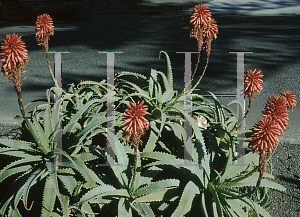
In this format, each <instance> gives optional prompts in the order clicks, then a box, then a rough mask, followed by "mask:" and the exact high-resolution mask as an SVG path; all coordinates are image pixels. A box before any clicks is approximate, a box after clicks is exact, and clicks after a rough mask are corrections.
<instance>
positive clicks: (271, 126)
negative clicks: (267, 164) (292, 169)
mask: <svg viewBox="0 0 300 217" xmlns="http://www.w3.org/2000/svg"><path fill="white" fill-rule="evenodd" d="M281 134H282V131H281V128H280V127H279V124H278V123H277V122H275V120H273V119H272V118H261V119H260V120H259V122H258V124H256V125H255V128H254V129H253V134H252V135H251V136H252V140H251V142H250V146H251V147H252V151H253V152H255V151H256V152H259V153H263V154H264V153H265V152H266V151H268V152H269V153H272V149H273V148H274V147H275V146H276V145H278V144H279V138H278V136H280V135H281Z"/></svg>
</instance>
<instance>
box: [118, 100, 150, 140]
mask: <svg viewBox="0 0 300 217" xmlns="http://www.w3.org/2000/svg"><path fill="white" fill-rule="evenodd" d="M127 108H128V109H126V110H125V114H124V115H123V117H124V119H125V121H124V122H123V127H126V129H125V130H124V133H123V135H124V137H125V139H126V140H127V141H129V140H131V141H132V142H133V144H134V145H136V146H138V144H139V143H141V141H140V138H141V136H142V135H143V134H144V133H145V131H146V130H147V129H148V128H149V122H148V120H147V119H146V118H145V117H143V115H145V114H149V113H148V112H147V110H148V108H147V106H146V105H144V101H142V102H139V101H138V103H137V104H133V103H132V102H130V105H127Z"/></svg>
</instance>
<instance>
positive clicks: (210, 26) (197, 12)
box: [190, 4, 218, 56]
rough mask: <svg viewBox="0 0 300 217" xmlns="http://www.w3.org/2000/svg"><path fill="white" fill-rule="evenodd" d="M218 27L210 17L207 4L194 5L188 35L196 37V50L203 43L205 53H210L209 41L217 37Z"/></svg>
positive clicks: (199, 49)
mask: <svg viewBox="0 0 300 217" xmlns="http://www.w3.org/2000/svg"><path fill="white" fill-rule="evenodd" d="M217 33H218V28H217V25H216V21H215V20H214V19H212V18H211V14H210V12H209V10H207V6H205V5H204V4H201V5H196V6H195V8H194V11H193V13H192V15H191V18H190V37H192V38H196V40H197V46H198V51H199V52H200V51H201V49H202V45H203V44H205V47H206V54H207V56H209V55H210V50H211V41H212V40H213V38H215V39H216V38H217Z"/></svg>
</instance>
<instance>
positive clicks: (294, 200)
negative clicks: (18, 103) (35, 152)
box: [0, 123, 300, 217]
mask: <svg viewBox="0 0 300 217" xmlns="http://www.w3.org/2000/svg"><path fill="white" fill-rule="evenodd" d="M16 136H17V125H14V124H7V123H5V124H1V123H0V138H16ZM299 158H300V144H289V143H280V145H279V146H277V148H276V150H275V152H274V154H273V156H272V158H271V159H270V163H267V166H266V172H267V173H269V174H272V175H273V176H274V180H273V181H274V182H276V183H279V184H281V185H283V186H285V187H286V191H285V192H282V191H277V190H274V189H268V195H269V202H272V203H273V205H272V206H270V207H269V208H268V209H267V211H268V212H269V213H270V215H271V216H276V217H277V216H278V217H292V216H293V217H294V216H300V172H299V171H300V164H299Z"/></svg>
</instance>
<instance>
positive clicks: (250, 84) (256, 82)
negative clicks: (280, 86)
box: [245, 69, 264, 98]
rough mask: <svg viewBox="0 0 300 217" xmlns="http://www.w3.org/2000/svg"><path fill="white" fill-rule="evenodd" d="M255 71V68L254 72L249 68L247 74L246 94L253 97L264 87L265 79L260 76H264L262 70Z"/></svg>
mask: <svg viewBox="0 0 300 217" xmlns="http://www.w3.org/2000/svg"><path fill="white" fill-rule="evenodd" d="M255 71H256V69H254V71H253V72H252V71H251V70H250V69H249V70H248V71H247V72H246V75H245V86H246V87H245V94H246V96H247V97H249V98H252V97H253V94H254V93H255V92H257V93H258V94H259V93H260V92H261V91H262V89H263V88H262V86H261V83H262V82H263V81H262V80H261V79H260V78H262V77H263V76H264V75H263V74H262V73H261V71H260V70H258V71H257V72H256V73H255Z"/></svg>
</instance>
